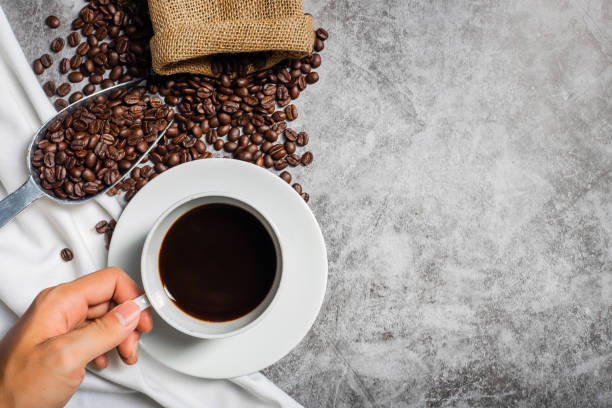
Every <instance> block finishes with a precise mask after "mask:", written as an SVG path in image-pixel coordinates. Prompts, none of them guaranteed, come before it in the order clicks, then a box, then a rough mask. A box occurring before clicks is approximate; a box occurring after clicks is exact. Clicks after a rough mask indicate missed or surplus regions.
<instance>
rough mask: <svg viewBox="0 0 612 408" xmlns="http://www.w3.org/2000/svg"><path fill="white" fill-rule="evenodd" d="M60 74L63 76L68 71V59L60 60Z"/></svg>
mask: <svg viewBox="0 0 612 408" xmlns="http://www.w3.org/2000/svg"><path fill="white" fill-rule="evenodd" d="M59 70H60V73H62V74H65V73H67V72H68V71H70V60H69V59H68V58H62V60H61V61H60V64H59Z"/></svg>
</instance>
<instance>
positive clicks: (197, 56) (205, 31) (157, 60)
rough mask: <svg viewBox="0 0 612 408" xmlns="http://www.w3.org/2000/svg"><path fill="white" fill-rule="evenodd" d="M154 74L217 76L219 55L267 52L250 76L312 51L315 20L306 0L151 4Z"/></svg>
mask: <svg viewBox="0 0 612 408" xmlns="http://www.w3.org/2000/svg"><path fill="white" fill-rule="evenodd" d="M149 12H150V14H151V21H152V23H153V30H154V36H153V38H152V39H151V54H152V57H153V70H154V71H155V72H157V73H158V74H161V75H170V74H176V73H180V72H190V73H194V74H204V75H209V76H214V75H213V72H212V70H211V60H212V58H213V56H214V55H216V54H225V53H245V52H264V51H268V52H266V53H264V54H262V55H264V56H265V58H264V61H262V62H261V63H259V64H256V65H257V66H256V65H255V64H252V65H250V66H249V67H248V70H247V72H248V73H250V72H254V71H256V70H259V69H265V68H269V67H271V66H273V65H275V64H277V63H278V62H280V61H282V60H283V59H286V58H299V57H303V56H305V55H308V54H310V53H311V52H312V47H313V42H314V32H313V19H312V16H310V15H308V14H304V9H303V6H302V0H149Z"/></svg>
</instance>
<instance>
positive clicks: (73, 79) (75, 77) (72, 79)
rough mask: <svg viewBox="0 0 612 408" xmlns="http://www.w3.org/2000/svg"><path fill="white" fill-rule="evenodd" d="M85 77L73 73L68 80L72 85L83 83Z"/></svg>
mask: <svg viewBox="0 0 612 408" xmlns="http://www.w3.org/2000/svg"><path fill="white" fill-rule="evenodd" d="M83 78H84V76H83V74H82V73H80V72H79V71H75V72H71V73H70V74H68V80H69V81H70V82H72V83H76V82H81V81H82V80H83Z"/></svg>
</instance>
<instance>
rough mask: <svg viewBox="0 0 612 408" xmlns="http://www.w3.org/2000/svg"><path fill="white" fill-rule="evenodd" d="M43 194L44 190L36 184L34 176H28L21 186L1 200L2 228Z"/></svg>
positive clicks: (0, 223) (0, 222) (0, 225)
mask: <svg viewBox="0 0 612 408" xmlns="http://www.w3.org/2000/svg"><path fill="white" fill-rule="evenodd" d="M42 196H43V192H42V191H41V190H40V187H38V186H37V185H36V183H35V182H34V179H33V178H32V177H28V179H27V181H26V182H25V183H23V185H22V186H21V187H19V188H18V189H17V190H15V191H14V192H13V193H12V194H10V195H8V196H7V197H6V198H5V199H4V200H2V201H0V228H2V227H3V226H4V224H6V223H7V222H9V221H10V220H12V219H13V217H14V216H16V215H17V214H19V213H20V212H21V211H22V210H23V209H24V208H26V207H27V206H28V205H30V204H31V203H32V202H33V201H35V200H37V199H39V198H40V197H42Z"/></svg>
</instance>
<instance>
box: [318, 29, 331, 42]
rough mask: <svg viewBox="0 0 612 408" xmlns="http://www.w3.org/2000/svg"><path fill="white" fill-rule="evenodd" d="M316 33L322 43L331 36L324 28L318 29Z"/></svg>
mask: <svg viewBox="0 0 612 408" xmlns="http://www.w3.org/2000/svg"><path fill="white" fill-rule="evenodd" d="M315 33H316V35H317V38H320V39H321V41H325V40H327V38H328V37H329V34H328V33H327V31H325V29H323V28H318V29H317V31H316V32H315Z"/></svg>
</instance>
